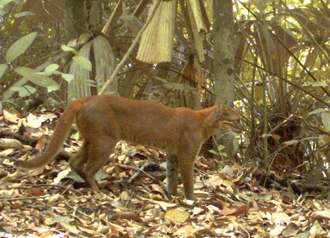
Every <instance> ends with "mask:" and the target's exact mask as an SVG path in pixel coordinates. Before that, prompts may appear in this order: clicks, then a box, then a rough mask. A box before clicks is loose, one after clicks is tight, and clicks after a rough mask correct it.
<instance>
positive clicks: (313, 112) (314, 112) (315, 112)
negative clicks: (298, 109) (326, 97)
mask: <svg viewBox="0 0 330 238" xmlns="http://www.w3.org/2000/svg"><path fill="white" fill-rule="evenodd" d="M326 111H327V110H325V109H324V108H318V109H315V110H313V111H311V112H310V113H308V116H310V115H313V114H318V113H320V112H326Z"/></svg>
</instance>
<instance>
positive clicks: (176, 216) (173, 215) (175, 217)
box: [165, 208, 189, 223]
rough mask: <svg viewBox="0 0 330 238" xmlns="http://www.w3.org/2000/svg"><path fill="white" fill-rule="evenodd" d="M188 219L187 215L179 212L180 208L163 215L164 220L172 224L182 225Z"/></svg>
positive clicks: (181, 211)
mask: <svg viewBox="0 0 330 238" xmlns="http://www.w3.org/2000/svg"><path fill="white" fill-rule="evenodd" d="M188 218H189V213H188V212H186V211H183V210H181V209H180V208H176V209H173V210H169V211H167V212H166V214H165V220H168V221H171V222H174V223H184V222H186V221H187V219H188Z"/></svg>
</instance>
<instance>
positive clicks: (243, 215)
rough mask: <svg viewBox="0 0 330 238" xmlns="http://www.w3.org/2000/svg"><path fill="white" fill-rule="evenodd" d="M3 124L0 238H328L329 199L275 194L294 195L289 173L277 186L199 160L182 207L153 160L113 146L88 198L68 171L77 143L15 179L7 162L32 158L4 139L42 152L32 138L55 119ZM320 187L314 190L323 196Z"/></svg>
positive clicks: (258, 174)
mask: <svg viewBox="0 0 330 238" xmlns="http://www.w3.org/2000/svg"><path fill="white" fill-rule="evenodd" d="M4 115H5V120H4V118H3V117H2V118H0V120H1V121H0V123H1V127H2V128H3V129H2V130H1V132H4V131H6V132H8V131H9V132H10V133H1V136H0V137H1V139H0V148H1V149H0V163H1V166H0V178H1V180H0V186H1V190H0V210H1V214H0V237H43V238H44V237H141V238H142V237H154V238H155V237H299V238H305V237H306V238H307V237H330V203H329V194H328V193H329V191H328V190H327V189H310V190H306V189H293V187H292V186H285V184H291V185H292V184H295V187H298V188H299V187H300V185H301V183H302V181H303V178H305V179H306V178H307V177H304V175H301V174H299V172H298V171H294V170H291V172H290V173H289V172H287V174H286V179H285V182H286V183H284V184H283V183H281V181H282V178H283V171H280V170H274V171H268V172H267V173H264V172H262V171H259V170H258V169H257V168H255V167H254V165H253V164H248V163H245V164H244V165H243V164H242V163H236V162H233V161H223V162H222V163H221V168H220V169H218V170H214V169H213V168H212V167H213V164H214V160H213V159H207V158H208V157H207V156H204V157H200V158H198V159H197V161H196V166H195V181H196V183H195V196H196V200H195V201H194V202H192V201H187V200H184V199H183V197H182V196H180V197H168V196H167V194H166V189H165V186H164V184H165V182H164V179H165V177H166V173H165V169H164V162H165V155H164V154H163V153H162V152H159V151H157V150H155V149H150V148H149V149H148V148H145V147H142V146H131V145H128V144H126V143H124V142H120V143H118V145H117V147H116V149H115V151H114V153H113V154H112V155H111V158H110V159H109V162H108V163H107V164H106V165H105V166H104V167H103V169H102V170H101V171H100V172H99V173H98V174H97V175H96V179H97V180H98V183H99V185H100V188H101V191H102V192H101V193H98V194H95V193H94V192H93V191H92V190H91V189H90V188H85V186H84V183H79V181H80V180H81V179H80V178H79V177H77V176H76V175H75V174H72V172H70V169H69V165H68V161H67V159H68V157H70V156H71V154H74V153H75V152H76V151H77V149H78V148H79V146H80V145H81V141H80V140H78V139H77V135H72V136H71V137H70V140H68V142H67V143H66V144H65V146H64V147H65V153H61V154H60V156H58V158H57V159H56V160H55V161H54V162H53V163H51V164H50V165H47V166H45V168H42V169H37V170H34V171H32V172H30V173H28V174H26V173H22V172H17V171H16V169H15V168H14V166H13V163H14V161H15V160H16V159H26V158H28V157H29V156H31V154H34V153H36V150H35V149H32V147H31V146H26V145H22V144H21V142H19V141H18V140H16V139H17V138H16V139H8V138H9V137H11V138H13V137H15V136H13V135H15V134H11V133H12V132H14V133H16V132H17V131H18V130H19V128H21V130H22V127H21V123H22V122H24V125H25V126H24V133H25V134H24V137H25V138H27V139H30V138H40V139H39V140H38V141H34V142H35V143H36V147H37V148H38V149H43V148H44V144H45V141H48V138H47V139H46V138H45V137H44V136H42V135H43V134H46V135H47V134H48V135H51V134H52V131H51V130H49V129H48V127H47V126H45V122H47V121H51V120H52V119H53V118H55V117H56V116H55V115H54V114H52V113H43V114H42V116H41V115H39V116H37V117H34V116H32V115H31V114H30V115H29V116H28V117H26V118H24V119H19V118H17V116H16V115H13V114H9V113H7V112H6V114H4ZM34 142H33V141H32V143H34ZM279 178H281V179H279ZM280 180H281V181H280ZM305 181H306V180H305ZM282 182H283V181H282ZM321 183H322V186H319V184H318V185H315V186H314V187H315V188H316V187H317V188H324V187H327V188H329V181H327V180H322V181H321ZM301 187H302V186H301ZM297 191H299V192H298V193H297ZM180 194H182V185H181V186H180Z"/></svg>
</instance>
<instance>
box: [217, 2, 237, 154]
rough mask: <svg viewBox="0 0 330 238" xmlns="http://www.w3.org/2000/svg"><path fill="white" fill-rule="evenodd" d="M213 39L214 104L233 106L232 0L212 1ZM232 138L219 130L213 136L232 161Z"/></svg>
mask: <svg viewBox="0 0 330 238" xmlns="http://www.w3.org/2000/svg"><path fill="white" fill-rule="evenodd" d="M213 39H214V42H213V46H214V78H215V80H214V81H215V84H214V94H215V103H224V104H227V105H230V106H233V99H234V80H235V75H234V45H233V44H234V18H233V8H232V0H214V1H213ZM234 138H235V137H234V135H233V133H229V132H224V131H220V130H219V131H218V132H217V133H216V134H215V139H216V141H217V142H218V143H217V144H222V145H224V146H225V153H226V154H227V156H226V157H227V158H228V159H233V157H234V155H235V152H236V149H235V148H234V147H235V143H234V142H235V140H234ZM236 144H237V143H236ZM236 147H237V146H236Z"/></svg>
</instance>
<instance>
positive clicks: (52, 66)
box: [44, 64, 60, 75]
mask: <svg viewBox="0 0 330 238" xmlns="http://www.w3.org/2000/svg"><path fill="white" fill-rule="evenodd" d="M59 67H60V66H59V65H58V64H50V65H48V66H47V67H46V68H45V70H44V72H45V73H47V74H48V75H51V74H52V73H53V72H54V71H56V70H57V69H58V68H59Z"/></svg>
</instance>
